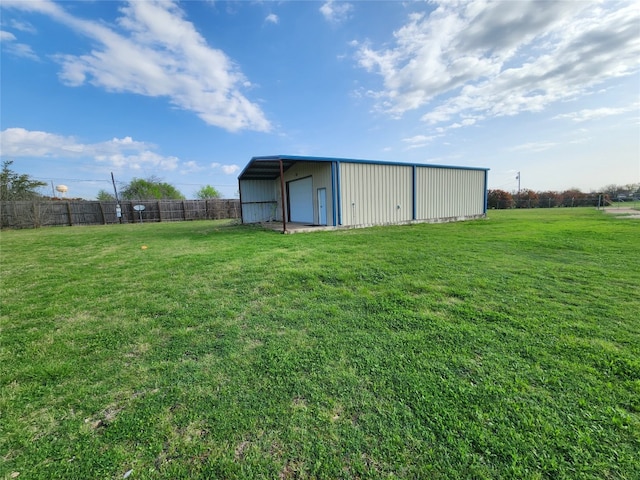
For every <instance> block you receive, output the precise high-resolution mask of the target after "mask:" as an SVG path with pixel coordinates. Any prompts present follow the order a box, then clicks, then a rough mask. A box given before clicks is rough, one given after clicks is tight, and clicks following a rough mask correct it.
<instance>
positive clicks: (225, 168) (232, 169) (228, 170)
mask: <svg viewBox="0 0 640 480" xmlns="http://www.w3.org/2000/svg"><path fill="white" fill-rule="evenodd" d="M211 168H215V169H220V170H222V172H223V173H225V174H226V175H233V174H234V173H236V172H237V171H238V170H240V167H239V166H238V165H235V164H230V165H223V164H221V163H218V162H214V163H212V164H211Z"/></svg>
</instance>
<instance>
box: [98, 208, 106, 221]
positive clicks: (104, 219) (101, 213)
mask: <svg viewBox="0 0 640 480" xmlns="http://www.w3.org/2000/svg"><path fill="white" fill-rule="evenodd" d="M98 205H99V206H100V215H101V216H102V224H103V225H106V224H107V217H105V216H104V207H103V206H102V202H100V203H98Z"/></svg>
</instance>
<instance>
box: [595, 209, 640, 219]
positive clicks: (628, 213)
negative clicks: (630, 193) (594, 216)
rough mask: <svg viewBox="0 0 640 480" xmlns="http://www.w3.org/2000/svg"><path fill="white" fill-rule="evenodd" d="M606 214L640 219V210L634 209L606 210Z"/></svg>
mask: <svg viewBox="0 0 640 480" xmlns="http://www.w3.org/2000/svg"><path fill="white" fill-rule="evenodd" d="M604 213H608V214H610V215H616V216H619V217H620V218H638V219H640V210H634V209H633V208H618V207H614V208H605V209H604Z"/></svg>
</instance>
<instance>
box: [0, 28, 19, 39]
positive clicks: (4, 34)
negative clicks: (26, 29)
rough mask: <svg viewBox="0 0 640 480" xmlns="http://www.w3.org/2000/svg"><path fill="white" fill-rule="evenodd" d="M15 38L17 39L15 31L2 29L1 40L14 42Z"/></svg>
mask: <svg viewBox="0 0 640 480" xmlns="http://www.w3.org/2000/svg"><path fill="white" fill-rule="evenodd" d="M15 39H16V36H15V35H14V34H13V33H11V32H6V31H4V30H0V41H2V42H13V41H14V40H15Z"/></svg>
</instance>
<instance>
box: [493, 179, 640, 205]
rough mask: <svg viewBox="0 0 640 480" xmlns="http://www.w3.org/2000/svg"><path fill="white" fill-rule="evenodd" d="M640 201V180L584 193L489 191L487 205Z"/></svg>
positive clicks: (571, 191) (574, 190) (573, 190)
mask: <svg viewBox="0 0 640 480" xmlns="http://www.w3.org/2000/svg"><path fill="white" fill-rule="evenodd" d="M631 200H640V183H637V184H627V185H615V184H611V185H607V186H606V187H603V188H602V189H601V190H600V191H598V192H590V193H584V192H582V191H580V190H579V189H577V188H572V189H569V190H564V191H562V192H557V191H550V190H547V191H534V190H530V189H526V188H525V189H522V190H520V192H519V193H511V192H507V191H505V190H500V189H491V190H489V191H488V192H487V208H495V209H500V208H553V207H596V206H599V205H604V203H607V202H624V201H631Z"/></svg>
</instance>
